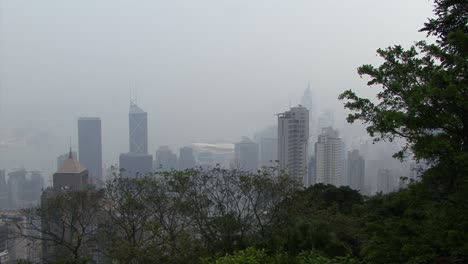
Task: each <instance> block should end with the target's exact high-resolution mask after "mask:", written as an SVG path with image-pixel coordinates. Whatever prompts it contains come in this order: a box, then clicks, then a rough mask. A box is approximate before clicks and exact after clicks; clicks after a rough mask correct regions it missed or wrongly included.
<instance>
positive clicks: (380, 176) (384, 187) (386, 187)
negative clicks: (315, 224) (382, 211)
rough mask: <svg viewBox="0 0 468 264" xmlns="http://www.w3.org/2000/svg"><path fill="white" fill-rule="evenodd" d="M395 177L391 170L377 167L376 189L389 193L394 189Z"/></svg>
mask: <svg viewBox="0 0 468 264" xmlns="http://www.w3.org/2000/svg"><path fill="white" fill-rule="evenodd" d="M395 183H396V181H395V178H394V177H393V174H392V172H391V170H389V169H379V170H378V171H377V191H378V192H383V193H389V192H392V191H394V189H395Z"/></svg>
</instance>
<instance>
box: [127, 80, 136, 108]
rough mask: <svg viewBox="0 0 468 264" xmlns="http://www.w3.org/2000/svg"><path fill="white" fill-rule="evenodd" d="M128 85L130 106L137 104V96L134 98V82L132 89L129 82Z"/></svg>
mask: <svg viewBox="0 0 468 264" xmlns="http://www.w3.org/2000/svg"><path fill="white" fill-rule="evenodd" d="M128 84H129V89H130V105H136V104H137V96H136V91H135V90H136V89H135V86H136V82H134V85H133V87H132V82H131V81H129V82H128Z"/></svg>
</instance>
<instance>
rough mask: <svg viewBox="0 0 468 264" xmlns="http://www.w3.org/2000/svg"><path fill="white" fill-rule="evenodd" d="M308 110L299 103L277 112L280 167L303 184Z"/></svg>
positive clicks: (307, 184) (306, 172)
mask: <svg viewBox="0 0 468 264" xmlns="http://www.w3.org/2000/svg"><path fill="white" fill-rule="evenodd" d="M308 139H309V111H308V110H307V108H305V107H303V106H301V105H299V106H297V107H292V108H291V109H290V110H289V111H287V112H284V113H281V114H278V160H279V165H280V169H281V170H284V171H286V172H287V173H288V174H289V176H291V177H296V178H297V180H298V181H299V182H302V183H303V185H304V186H309V183H308V168H307V167H308V159H307V146H308Z"/></svg>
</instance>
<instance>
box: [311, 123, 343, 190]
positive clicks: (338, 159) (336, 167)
mask: <svg viewBox="0 0 468 264" xmlns="http://www.w3.org/2000/svg"><path fill="white" fill-rule="evenodd" d="M343 148H344V143H343V141H342V140H341V138H339V137H338V132H337V131H336V130H333V128H331V127H326V128H324V129H322V133H321V134H320V135H319V136H318V141H317V143H315V171H316V172H315V177H316V181H317V183H325V184H332V185H335V186H342V185H345V184H346V180H345V178H344V176H345V175H344V154H343Z"/></svg>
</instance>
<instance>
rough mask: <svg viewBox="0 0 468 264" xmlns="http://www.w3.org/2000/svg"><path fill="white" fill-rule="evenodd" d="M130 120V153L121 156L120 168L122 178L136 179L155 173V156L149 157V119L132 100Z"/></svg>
mask: <svg viewBox="0 0 468 264" xmlns="http://www.w3.org/2000/svg"><path fill="white" fill-rule="evenodd" d="M128 118H129V122H128V123H129V134H128V136H129V148H130V152H128V153H123V154H120V157H119V167H120V169H121V170H122V176H124V177H136V175H145V174H148V173H150V172H152V171H153V156H152V155H148V120H147V118H148V117H147V113H146V112H145V111H143V110H142V109H141V108H140V107H138V105H137V104H136V102H135V101H133V100H132V101H131V102H130V111H129V114H128Z"/></svg>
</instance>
